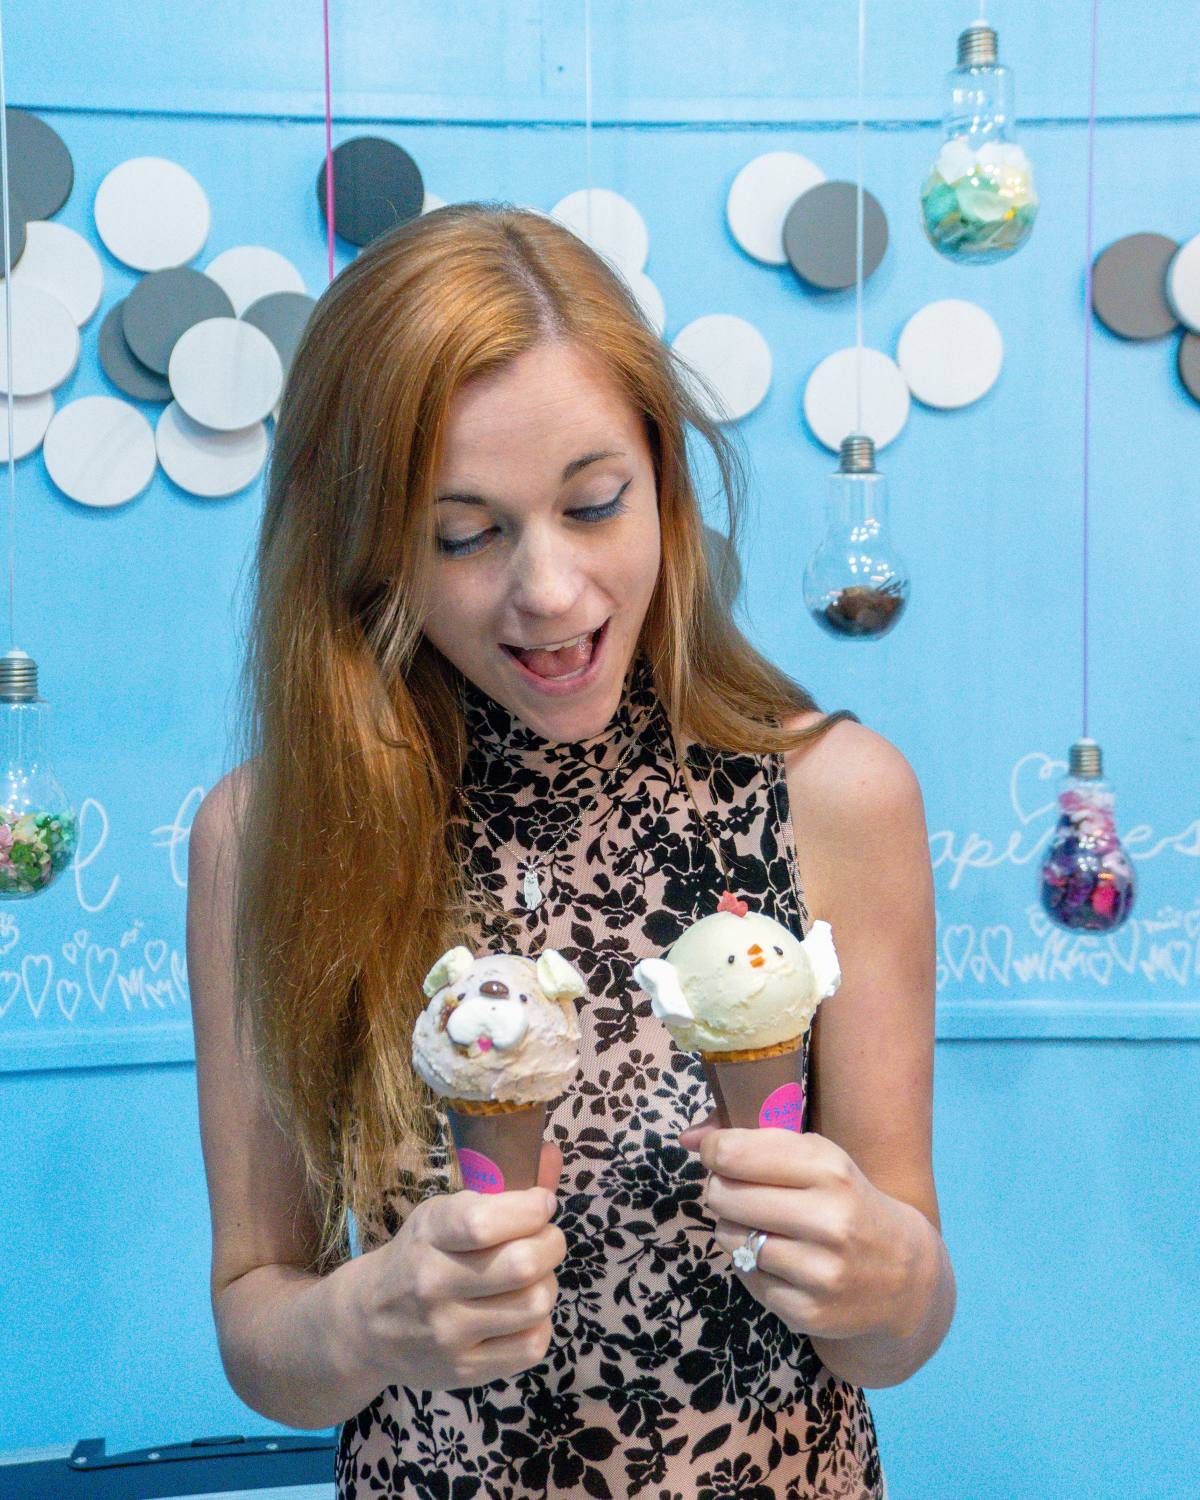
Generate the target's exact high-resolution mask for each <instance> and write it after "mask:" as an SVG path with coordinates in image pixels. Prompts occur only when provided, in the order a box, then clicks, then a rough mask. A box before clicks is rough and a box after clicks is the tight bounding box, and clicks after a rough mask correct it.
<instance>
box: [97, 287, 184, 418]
mask: <svg viewBox="0 0 1200 1500" xmlns="http://www.w3.org/2000/svg"><path fill="white" fill-rule="evenodd" d="M124 311H125V304H124V303H123V302H118V303H117V304H116V305H115V306H114V307H110V308H109V310H108V312H107V314H106V315H105V318H104V322H103V323H101V325H100V339H99V345H100V368H101V369H102V370H103V371H104V373H105V374H106V375H107V376H108V378H109V379H110V380H111V381H112V383H113V385H115V386H116V388H117V389H118V390H119V391H124V392H125V394H126V395H127V396H132V397H133V399H134V400H135V401H169V400H170V399H171V386H170V382H169V381H168V380H167V378H166V376H164V375H159V374H157V373H156V372H155V371H154V370H151V369H148V368H147V367H146V366H145V365H144V364H143V363H142V362H141V360H140V359H138V358H137V356H136V355H135V354H134V352H133V350H132V349H130V347H129V345H128V344H127V343H126V342H125V327H124V317H123V314H124Z"/></svg>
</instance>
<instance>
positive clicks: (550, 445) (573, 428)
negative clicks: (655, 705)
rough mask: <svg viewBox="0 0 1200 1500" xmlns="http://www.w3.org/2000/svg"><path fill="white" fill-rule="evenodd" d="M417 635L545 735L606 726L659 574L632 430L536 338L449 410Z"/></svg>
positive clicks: (579, 366) (649, 498)
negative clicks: (425, 599) (426, 600)
mask: <svg viewBox="0 0 1200 1500" xmlns="http://www.w3.org/2000/svg"><path fill="white" fill-rule="evenodd" d="M436 495H437V518H436V524H437V538H438V540H437V544H436V545H437V549H438V552H437V557H436V559H435V563H434V573H433V578H432V585H431V586H432V592H431V596H430V598H431V603H430V607H429V610H428V613H427V614H426V617H425V619H424V621H423V628H424V631H425V635H426V637H427V638H428V639H429V641H430V642H431V643H432V644H433V645H434V646H436V647H437V649H438V650H439V651H440V652H441V653H442V655H443V656H445V657H446V658H447V660H448V661H450V662H452V663H453V664H454V666H456V667H457V668H458V669H459V671H461V672H462V673H463V674H464V676H466V677H468V678H469V679H470V680H471V681H472V682H473V683H474V684H475V686H476V687H478V688H479V689H481V690H482V691H483V692H484V693H486V694H487V695H488V696H489V697H490V698H493V699H495V701H496V702H497V703H501V704H503V706H504V707H505V708H507V709H508V710H509V711H510V712H511V713H513V714H515V715H516V717H517V718H519V719H520V720H521V721H522V722H523V723H525V724H527V725H528V726H529V728H530V729H532V730H534V732H535V733H537V734H539V735H541V736H542V737H543V738H544V739H548V740H555V741H563V740H581V739H588V738H590V737H591V736H592V735H595V734H599V733H600V732H601V731H602V730H603V729H604V728H605V727H606V726H607V724H608V723H609V721H610V720H611V719H612V717H613V714H614V713H615V712H616V709H617V705H618V703H619V701H620V697H621V688H622V684H623V682H624V679H625V674H626V671H627V670H628V667H629V664H630V662H631V661H632V659H633V653H634V650H635V649H636V646H637V641H638V636H639V633H640V631H641V628H642V621H643V619H644V618H645V614H646V609H647V607H648V605H649V603H650V597H651V595H652V594H653V592H654V585H655V582H656V580H657V578H658V565H659V530H658V494H657V488H656V485H655V479H654V465H653V460H652V458H651V454H650V449H649V445H648V444H647V441H646V436H645V433H644V430H643V425H642V419H641V417H640V415H639V413H638V412H636V411H635V410H634V409H633V407H632V406H630V405H629V403H628V401H627V400H626V399H625V398H624V396H623V395H622V394H621V392H620V391H618V390H617V389H616V388H615V387H614V386H613V385H612V384H611V382H610V381H609V379H608V378H607V377H606V375H605V374H604V372H603V371H602V370H601V369H600V367H599V366H598V365H597V364H596V363H595V362H593V361H592V360H590V359H589V358H588V357H587V355H586V354H584V353H581V352H579V351H578V350H576V349H575V348H574V347H573V346H571V345H570V344H566V343H563V342H559V341H551V340H547V341H545V342H542V343H540V344H537V345H535V346H534V347H533V348H532V349H529V350H527V351H526V352H525V353H524V354H521V355H519V356H518V357H517V358H516V359H514V360H513V361H512V362H511V363H510V364H508V365H507V366H505V367H504V369H502V370H499V371H497V372H496V373H495V374H492V375H485V376H480V377H479V378H478V379H476V380H473V381H471V382H470V383H469V384H468V385H466V386H464V387H463V389H462V390H461V391H460V392H459V393H458V394H457V396H456V397H455V398H454V400H453V401H452V402H451V405H450V411H449V422H448V428H447V434H446V444H445V452H444V457H443V461H442V465H441V468H440V469H439V472H438V474H437V489H436Z"/></svg>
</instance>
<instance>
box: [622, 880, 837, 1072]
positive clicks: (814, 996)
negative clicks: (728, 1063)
mask: <svg viewBox="0 0 1200 1500" xmlns="http://www.w3.org/2000/svg"><path fill="white" fill-rule="evenodd" d="M633 973H634V978H635V979H636V980H637V982H638V984H640V985H641V986H642V988H643V989H644V990H646V991H647V992H648V993H649V995H650V1008H651V1010H652V1011H653V1012H654V1014H655V1015H656V1016H658V1017H659V1019H660V1020H662V1021H663V1022H665V1023H666V1026H667V1028H668V1030H669V1031H670V1033H671V1035H672V1037H674V1039H675V1041H676V1042H677V1043H678V1045H679V1046H680V1047H682V1048H683V1049H684V1050H685V1051H687V1052H701V1053H728V1052H753V1051H757V1050H758V1049H760V1048H763V1049H774V1048H775V1047H777V1046H778V1045H779V1044H781V1043H786V1042H789V1041H792V1040H794V1039H799V1038H801V1037H803V1035H804V1033H805V1032H806V1031H807V1030H808V1028H809V1025H810V1023H811V1022H812V1018H813V1015H814V1013H815V1012H816V1009H817V1006H818V1005H819V1004H820V1003H821V1001H822V1000H824V999H826V998H827V997H828V996H830V995H832V994H833V993H834V991H835V990H836V989H837V987H838V985H839V984H840V983H841V978H842V974H841V969H840V967H839V965H838V958H837V953H836V952H835V951H834V946H833V932H832V930H831V928H830V926H829V923H828V922H814V923H813V924H812V927H811V928H810V930H809V933H808V936H807V937H805V938H804V939H803V941H801V940H800V939H798V938H797V937H795V936H794V934H793V933H791V932H789V931H788V929H787V928H786V927H784V926H783V925H782V924H781V923H779V922H776V921H775V920H774V919H773V918H771V917H768V916H764V915H763V913H762V912H752V911H749V910H748V908H747V906H746V903H745V902H744V901H737V900H735V899H734V898H733V897H731V896H725V897H723V898H722V900H721V904H720V906H719V907H718V909H717V910H716V911H715V912H713V913H712V915H711V916H707V917H702V918H701V919H700V920H699V921H698V922H694V923H693V924H692V926H690V927H689V928H688V929H687V930H686V931H685V932H684V933H683V934H682V935H681V936H680V937H679V939H678V940H677V941H676V942H675V944H674V946H673V947H672V948H671V949H670V951H669V952H668V953H667V956H666V957H665V958H647V959H643V960H642V961H641V962H640V963H638V964H635V965H634V970H633Z"/></svg>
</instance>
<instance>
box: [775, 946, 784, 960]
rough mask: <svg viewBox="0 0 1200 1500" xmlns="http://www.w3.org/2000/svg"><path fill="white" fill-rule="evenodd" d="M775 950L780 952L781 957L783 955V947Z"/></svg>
mask: <svg viewBox="0 0 1200 1500" xmlns="http://www.w3.org/2000/svg"><path fill="white" fill-rule="evenodd" d="M775 952H776V953H778V954H779V956H780V958H782V957H783V949H782V948H776V949H775Z"/></svg>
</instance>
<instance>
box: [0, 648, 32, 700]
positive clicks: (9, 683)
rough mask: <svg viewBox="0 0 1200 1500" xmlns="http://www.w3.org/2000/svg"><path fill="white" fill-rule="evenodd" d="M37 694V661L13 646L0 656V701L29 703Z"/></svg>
mask: <svg viewBox="0 0 1200 1500" xmlns="http://www.w3.org/2000/svg"><path fill="white" fill-rule="evenodd" d="M37 695H38V669H37V662H35V661H34V659H33V657H32V656H29V655H27V654H26V653H25V652H24V651H21V650H19V649H18V648H16V647H15V646H14V648H13V649H12V650H11V651H8V652H6V653H5V655H3V656H0V703H31V702H33V700H34V699H35V698H36V697H37Z"/></svg>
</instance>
